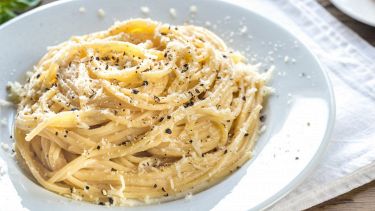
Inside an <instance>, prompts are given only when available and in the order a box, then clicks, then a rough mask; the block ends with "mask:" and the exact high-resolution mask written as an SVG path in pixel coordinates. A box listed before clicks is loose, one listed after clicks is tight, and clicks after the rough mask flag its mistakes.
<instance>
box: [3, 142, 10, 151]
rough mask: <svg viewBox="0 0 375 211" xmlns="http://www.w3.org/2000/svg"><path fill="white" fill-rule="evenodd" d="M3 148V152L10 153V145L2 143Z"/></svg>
mask: <svg viewBox="0 0 375 211" xmlns="http://www.w3.org/2000/svg"><path fill="white" fill-rule="evenodd" d="M1 148H3V150H4V151H5V152H8V151H9V145H8V144H5V143H1Z"/></svg>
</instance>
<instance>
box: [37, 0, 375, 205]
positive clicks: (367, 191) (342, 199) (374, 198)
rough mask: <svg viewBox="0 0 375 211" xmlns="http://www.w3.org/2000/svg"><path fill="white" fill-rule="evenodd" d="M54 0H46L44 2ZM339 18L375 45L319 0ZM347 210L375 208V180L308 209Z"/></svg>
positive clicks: (366, 31) (372, 31)
mask: <svg viewBox="0 0 375 211" xmlns="http://www.w3.org/2000/svg"><path fill="white" fill-rule="evenodd" d="M52 1H54V0H44V1H43V4H45V3H48V2H52ZM317 1H318V2H319V3H320V4H321V5H322V6H323V7H325V8H326V9H327V10H328V11H329V12H330V13H331V14H332V15H334V16H335V17H336V18H337V19H338V20H340V21H341V22H342V23H344V24H345V25H347V26H348V27H349V28H351V29H352V30H353V31H355V32H356V33H357V34H358V35H360V36H361V37H362V38H363V39H365V40H367V41H368V42H369V43H370V44H371V45H373V46H375V28H374V27H371V26H368V25H366V24H363V23H360V22H358V21H356V20H354V19H352V18H350V17H349V16H347V15H345V14H344V13H342V12H341V11H339V10H338V9H336V7H334V6H333V5H332V3H331V2H330V1H329V0H317ZM317 210H324V211H333V210H337V211H346V210H369V211H370V210H373V211H374V210H375V181H373V182H371V183H369V184H367V185H364V186H362V187H359V188H357V189H354V190H352V191H350V192H348V193H346V194H344V195H341V196H338V197H336V198H334V199H331V200H329V201H326V202H324V203H322V204H319V205H316V206H314V207H313V208H310V209H308V211H317Z"/></svg>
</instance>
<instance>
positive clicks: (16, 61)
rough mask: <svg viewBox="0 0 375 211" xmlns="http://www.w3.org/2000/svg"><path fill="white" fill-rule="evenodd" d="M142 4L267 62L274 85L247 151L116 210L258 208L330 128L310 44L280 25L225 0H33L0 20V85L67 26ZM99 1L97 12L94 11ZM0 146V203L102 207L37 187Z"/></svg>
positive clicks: (319, 146)
mask: <svg viewBox="0 0 375 211" xmlns="http://www.w3.org/2000/svg"><path fill="white" fill-rule="evenodd" d="M191 5H196V7H197V12H196V14H195V15H192V13H191V11H190V10H189V8H190V6H191ZM142 6H147V7H149V8H150V12H149V15H148V17H150V18H152V19H154V20H159V21H162V22H166V23H171V24H183V23H184V22H185V21H187V20H193V21H194V22H193V23H194V24H196V25H203V26H209V27H208V28H210V29H212V30H213V31H214V32H215V33H217V34H218V35H220V36H221V37H223V38H224V40H225V41H226V42H227V44H228V45H230V46H231V47H233V48H234V49H236V50H241V51H244V52H245V53H246V55H248V57H250V58H249V60H250V61H252V63H254V62H255V61H254V59H257V60H258V61H259V62H263V64H264V66H262V68H265V67H266V66H270V65H271V64H274V65H275V66H276V71H275V72H274V77H273V80H272V82H271V84H270V85H271V86H272V87H274V88H275V90H276V92H275V94H274V95H273V96H271V97H270V99H269V100H268V104H267V105H266V108H265V110H264V113H265V114H266V115H267V118H266V125H267V129H266V130H265V132H264V133H263V134H262V135H261V137H260V139H259V141H258V143H257V145H256V147H255V150H254V158H253V159H252V160H250V161H249V162H247V163H246V164H245V165H244V166H243V167H242V168H240V169H239V170H238V171H236V172H234V173H233V174H232V175H230V176H229V177H228V178H226V179H225V180H223V181H222V182H220V183H219V184H217V185H215V186H213V187H211V188H209V189H208V190H206V191H203V192H201V193H198V194H195V195H193V197H192V198H191V199H189V200H187V199H179V200H175V201H171V202H166V203H162V204H157V205H145V206H141V207H134V208H126V210H130V211H139V210H147V209H151V208H152V210H177V209H178V210H208V209H213V210H251V209H253V210H259V209H261V208H265V207H267V206H269V205H271V204H272V203H274V202H276V201H277V200H278V199H280V198H281V197H282V196H284V195H285V194H287V193H288V192H289V191H291V190H292V189H293V188H295V187H296V186H297V185H298V184H299V183H300V182H302V180H303V179H304V178H305V177H306V176H307V175H308V174H309V173H311V171H312V170H313V167H314V166H315V165H316V164H317V163H318V162H319V161H320V158H321V155H322V153H323V151H324V149H325V147H326V145H327V143H328V137H329V135H330V132H331V130H332V127H333V122H334V115H335V112H334V100H333V92H332V88H331V86H330V84H329V80H328V78H327V75H326V73H325V72H324V71H323V70H322V68H321V66H320V65H319V63H318V61H317V60H316V58H315V57H314V56H313V55H312V54H311V52H310V51H309V50H308V49H307V48H306V47H305V46H304V45H303V44H302V43H300V42H299V41H298V40H296V39H295V37H293V36H292V35H291V34H290V33H289V32H287V31H286V30H285V29H283V28H282V27H280V26H278V25H276V24H274V23H272V22H271V21H270V20H268V19H266V18H264V17H261V16H260V15H258V14H256V13H254V12H251V11H249V10H247V9H244V8H241V7H238V6H235V5H232V4H230V3H228V2H225V1H214V0H192V1H175V0H154V1H146V0H142V1H123V0H107V1H102V0H91V1H85V0H76V1H59V2H55V3H52V4H49V5H46V6H42V7H40V8H37V9H35V10H32V11H31V12H28V13H26V14H24V15H21V16H20V17H17V18H15V19H14V20H11V21H9V22H8V23H6V24H4V25H2V26H0V46H1V49H2V52H3V53H2V54H0V87H5V85H6V83H7V82H8V81H14V80H21V78H23V76H24V74H25V72H26V71H27V70H30V69H31V67H32V65H33V64H35V63H36V62H37V61H38V60H39V59H40V58H41V56H42V55H44V54H45V52H46V47H47V46H51V45H55V44H57V43H59V42H62V41H65V40H67V39H68V38H69V37H70V36H72V35H80V34H87V33H90V32H94V31H98V30H104V29H106V28H108V27H109V26H110V25H112V24H113V21H114V19H117V20H126V19H129V18H134V17H145V14H144V13H142V11H141V7H142ZM81 7H83V8H85V11H84V12H83V9H80V8H81ZM170 8H175V9H176V11H177V16H176V17H172V16H171V14H170V13H169V10H170ZM99 9H102V10H104V11H105V16H104V17H103V16H101V15H99V13H98V10H99ZM192 16H194V18H192ZM215 26H216V27H215ZM231 33H233V35H232V36H231ZM4 52H6V53H4ZM251 58H253V59H251ZM267 61H268V62H267ZM5 97H6V92H5V88H1V89H0V99H5ZM0 112H1V118H6V119H7V120H8V124H7V125H5V126H4V125H3V126H1V127H0V129H1V133H0V138H1V139H0V142H2V143H5V144H7V145H9V146H11V144H12V141H11V140H10V138H9V136H10V132H11V128H12V124H13V118H14V109H11V108H9V107H8V108H1V110H0ZM0 152H1V153H0V165H2V166H3V168H6V169H7V174H5V175H3V176H1V178H0V187H1V188H0V203H1V204H2V205H1V206H2V207H1V208H5V209H6V210H11V209H15V210H20V209H21V207H24V208H26V209H29V210H38V211H43V210H51V209H53V210H54V211H59V210H76V209H78V208H79V209H80V210H90V211H93V210H108V208H106V207H101V206H98V205H94V204H89V203H86V202H79V201H74V200H70V199H67V198H64V197H62V196H59V195H57V194H55V193H52V192H49V191H47V190H45V189H44V188H42V187H40V186H39V185H38V184H36V183H34V182H33V181H32V180H30V179H29V178H28V177H27V176H25V175H24V173H23V172H22V170H21V169H20V167H19V166H18V164H17V163H16V161H15V159H14V158H12V157H11V156H10V154H11V153H10V152H4V151H3V149H0ZM123 209H124V208H121V207H112V208H111V210H123Z"/></svg>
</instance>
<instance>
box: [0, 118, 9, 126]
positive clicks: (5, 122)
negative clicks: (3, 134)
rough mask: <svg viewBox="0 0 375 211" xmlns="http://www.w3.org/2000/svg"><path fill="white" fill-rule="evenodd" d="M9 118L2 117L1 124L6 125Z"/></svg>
mask: <svg viewBox="0 0 375 211" xmlns="http://www.w3.org/2000/svg"><path fill="white" fill-rule="evenodd" d="M7 123H8V122H7V119H5V118H2V119H1V121H0V126H6V125H7Z"/></svg>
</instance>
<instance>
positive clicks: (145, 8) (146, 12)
mask: <svg viewBox="0 0 375 211" xmlns="http://www.w3.org/2000/svg"><path fill="white" fill-rule="evenodd" d="M141 12H142V13H143V14H145V15H148V14H149V13H150V8H148V7H141Z"/></svg>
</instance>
